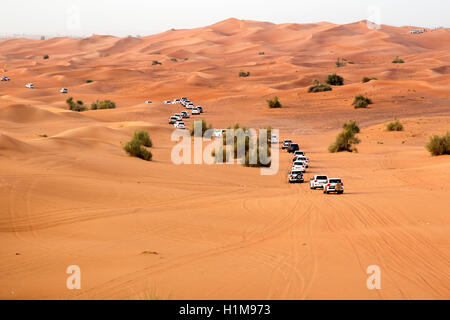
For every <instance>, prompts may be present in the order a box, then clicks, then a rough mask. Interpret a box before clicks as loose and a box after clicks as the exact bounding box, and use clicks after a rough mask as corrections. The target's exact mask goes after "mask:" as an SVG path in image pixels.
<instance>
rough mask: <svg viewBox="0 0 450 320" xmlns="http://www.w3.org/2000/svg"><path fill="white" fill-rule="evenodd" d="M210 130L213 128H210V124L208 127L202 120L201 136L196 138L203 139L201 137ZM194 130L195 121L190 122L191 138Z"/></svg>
mask: <svg viewBox="0 0 450 320" xmlns="http://www.w3.org/2000/svg"><path fill="white" fill-rule="evenodd" d="M197 121H198V120H197ZM212 128H213V126H212V125H211V124H209V125H208V124H207V123H206V121H205V120H202V133H201V136H198V137H203V135H204V134H205V132H206V131H207V130H209V129H212ZM194 129H195V121H194V122H192V126H191V129H190V130H189V131H190V133H191V136H194V134H195V132H194Z"/></svg>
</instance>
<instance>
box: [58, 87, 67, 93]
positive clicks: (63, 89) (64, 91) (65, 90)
mask: <svg viewBox="0 0 450 320" xmlns="http://www.w3.org/2000/svg"><path fill="white" fill-rule="evenodd" d="M59 92H61V93H67V92H69V90H67V88H62V89H61V90H59Z"/></svg>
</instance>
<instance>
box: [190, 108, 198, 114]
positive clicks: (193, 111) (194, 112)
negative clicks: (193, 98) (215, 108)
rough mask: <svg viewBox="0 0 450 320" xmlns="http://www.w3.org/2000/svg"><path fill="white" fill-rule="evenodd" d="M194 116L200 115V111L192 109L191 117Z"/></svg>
mask: <svg viewBox="0 0 450 320" xmlns="http://www.w3.org/2000/svg"><path fill="white" fill-rule="evenodd" d="M194 114H200V109H198V108H194V109H192V115H194Z"/></svg>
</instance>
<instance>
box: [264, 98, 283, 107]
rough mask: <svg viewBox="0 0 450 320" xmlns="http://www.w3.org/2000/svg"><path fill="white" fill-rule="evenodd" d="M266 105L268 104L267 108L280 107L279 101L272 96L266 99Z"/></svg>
mask: <svg viewBox="0 0 450 320" xmlns="http://www.w3.org/2000/svg"><path fill="white" fill-rule="evenodd" d="M267 105H268V106H269V108H281V107H282V105H281V102H280V100H279V99H278V97H274V98H273V99H268V100H267Z"/></svg>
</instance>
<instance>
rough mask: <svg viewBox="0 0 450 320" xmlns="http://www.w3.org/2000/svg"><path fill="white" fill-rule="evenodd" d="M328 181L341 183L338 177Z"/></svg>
mask: <svg viewBox="0 0 450 320" xmlns="http://www.w3.org/2000/svg"><path fill="white" fill-rule="evenodd" d="M330 183H341V180H340V179H331V180H330Z"/></svg>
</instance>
